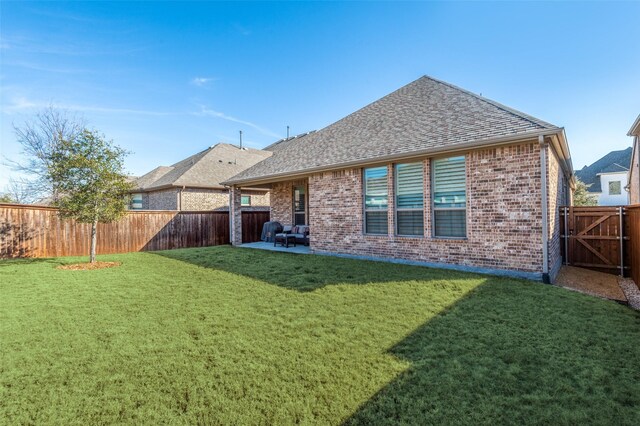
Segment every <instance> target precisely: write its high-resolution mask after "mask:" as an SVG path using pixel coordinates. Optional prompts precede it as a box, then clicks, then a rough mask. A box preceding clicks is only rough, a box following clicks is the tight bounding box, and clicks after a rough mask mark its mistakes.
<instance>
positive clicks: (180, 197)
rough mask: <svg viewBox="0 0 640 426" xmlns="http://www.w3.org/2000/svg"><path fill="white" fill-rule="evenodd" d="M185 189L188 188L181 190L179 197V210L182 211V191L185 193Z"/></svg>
mask: <svg viewBox="0 0 640 426" xmlns="http://www.w3.org/2000/svg"><path fill="white" fill-rule="evenodd" d="M184 188H186V186H184V185H183V186H182V188H180V190H179V194H180V195H179V196H178V210H179V211H182V191H184Z"/></svg>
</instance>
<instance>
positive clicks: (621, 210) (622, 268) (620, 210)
mask: <svg viewBox="0 0 640 426" xmlns="http://www.w3.org/2000/svg"><path fill="white" fill-rule="evenodd" d="M618 214H619V215H620V276H621V277H624V208H623V207H622V206H620V207H618Z"/></svg>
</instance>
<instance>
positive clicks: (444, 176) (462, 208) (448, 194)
mask: <svg viewBox="0 0 640 426" xmlns="http://www.w3.org/2000/svg"><path fill="white" fill-rule="evenodd" d="M432 165H433V210H434V215H433V222H434V227H433V232H434V236H435V237H457V238H459V237H466V235H467V226H466V224H467V220H466V216H467V215H466V208H467V191H466V186H467V182H466V168H465V157H464V156H460V157H450V158H443V159H438V160H434V161H433V163H432Z"/></svg>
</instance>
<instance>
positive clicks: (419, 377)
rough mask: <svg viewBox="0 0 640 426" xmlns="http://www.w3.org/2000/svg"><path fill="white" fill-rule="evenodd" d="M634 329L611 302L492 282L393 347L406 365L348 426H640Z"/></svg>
mask: <svg viewBox="0 0 640 426" xmlns="http://www.w3.org/2000/svg"><path fill="white" fill-rule="evenodd" d="M523 300H527V301H530V302H531V301H535V304H528V305H523V304H522V301H523ZM612 311H618V312H612ZM639 325H640V312H635V311H631V310H629V309H627V308H624V307H620V306H618V305H616V304H614V303H608V302H603V301H601V300H598V299H594V298H590V297H588V296H584V295H578V294H570V293H567V292H563V291H562V290H560V289H556V288H552V287H548V286H542V285H540V284H536V283H530V284H529V285H527V284H525V285H517V284H515V285H514V284H513V283H508V282H496V281H493V280H492V281H488V282H487V283H486V284H483V285H481V286H478V287H476V288H475V289H474V290H473V291H471V292H469V293H468V294H467V295H466V296H465V297H463V298H461V299H459V300H458V301H457V302H456V303H455V304H454V305H452V306H450V307H449V308H447V309H446V310H444V311H443V312H442V313H440V314H439V315H438V316H436V317H434V318H433V319H432V320H430V321H428V322H427V323H425V324H424V325H422V326H421V327H419V328H418V329H416V330H415V331H414V332H413V333H412V334H410V335H409V336H407V337H406V338H405V339H403V340H402V341H401V342H399V343H398V344H396V345H395V346H394V347H392V348H391V349H390V350H389V352H390V353H391V354H393V355H395V356H396V357H398V358H400V359H403V360H407V361H409V362H410V364H411V365H410V367H409V368H408V370H406V371H405V372H404V373H402V374H401V375H400V376H398V377H397V378H396V379H394V380H393V381H392V382H390V383H389V384H388V385H386V386H385V387H384V388H383V389H381V390H380V391H379V392H378V393H377V394H376V395H374V396H373V397H372V398H370V399H369V400H368V401H367V402H366V403H364V404H363V405H362V406H360V407H359V409H358V410H357V411H356V412H355V413H354V414H353V415H352V416H351V417H350V418H349V419H347V420H346V421H345V422H344V424H345V425H360V424H375V425H387V424H388V425H397V424H474V425H476V424H505V423H507V424H532V423H535V424H582V423H586V424H610V423H612V422H613V423H615V424H640V410H638V409H637V408H638V407H639V406H640V381H639V379H640V375H639V373H638V372H639V371H640V370H638V368H637V365H636V364H637V363H636V361H637V360H638V359H640V345H638V342H640V327H638V326H639ZM630 363H633V365H631V364H630Z"/></svg>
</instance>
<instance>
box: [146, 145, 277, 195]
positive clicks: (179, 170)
mask: <svg viewBox="0 0 640 426" xmlns="http://www.w3.org/2000/svg"><path fill="white" fill-rule="evenodd" d="M270 155H271V152H269V151H262V150H258V149H252V148H242V149H240V148H239V147H237V146H235V145H231V144H226V143H219V144H217V145H214V146H212V147H210V148H207V149H205V150H204V151H201V152H199V153H197V154H195V155H192V156H191V157H188V158H185V159H184V160H182V161H179V162H177V163H175V164H173V165H172V166H160V167H157V168H155V169H153V170H152V171H150V172H149V173H147V174H145V175H143V176H141V177H139V178H138V179H136V181H135V186H136V190H142V191H152V190H157V189H162V188H167V187H183V186H185V187H195V188H224V186H223V185H222V183H221V182H223V181H224V180H226V179H229V178H230V177H232V176H234V175H236V174H238V173H239V172H241V171H242V170H244V169H246V168H247V167H250V166H252V165H254V164H256V163H257V162H259V161H262V160H264V159H265V158H267V157H269V156H270Z"/></svg>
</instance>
